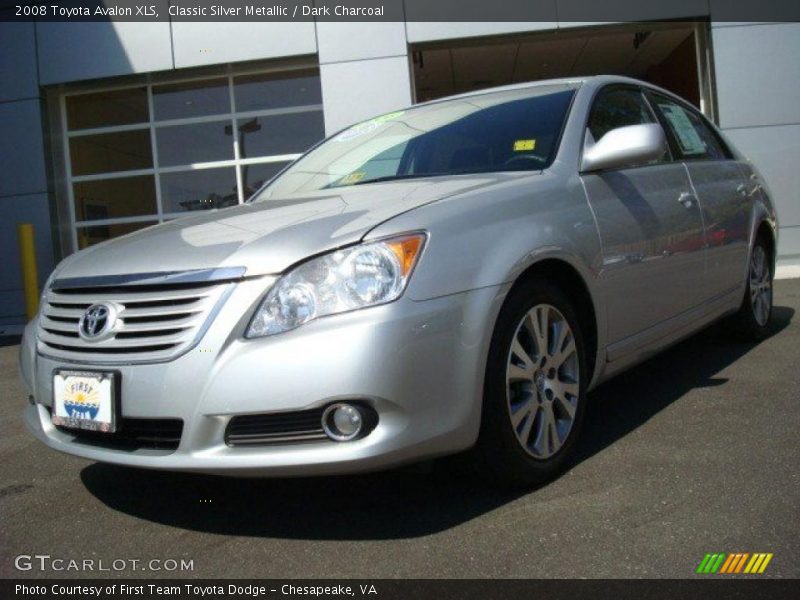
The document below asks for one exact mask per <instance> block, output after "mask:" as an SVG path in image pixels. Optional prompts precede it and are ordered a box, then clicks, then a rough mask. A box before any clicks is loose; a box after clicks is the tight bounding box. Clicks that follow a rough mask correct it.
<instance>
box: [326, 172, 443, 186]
mask: <svg viewBox="0 0 800 600" xmlns="http://www.w3.org/2000/svg"><path fill="white" fill-rule="evenodd" d="M448 174H449V173H405V174H403V175H384V176H383V177H375V178H373V179H364V180H362V181H356V182H355V183H351V184H350V185H364V184H365V183H379V182H381V181H397V180H399V179H422V178H423V177H439V176H441V175H448ZM337 187H338V186H337Z"/></svg>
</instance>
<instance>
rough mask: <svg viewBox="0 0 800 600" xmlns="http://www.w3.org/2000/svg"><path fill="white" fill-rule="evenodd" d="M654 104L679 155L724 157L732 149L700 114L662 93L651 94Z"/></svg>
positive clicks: (693, 157) (713, 158)
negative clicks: (726, 146) (724, 143)
mask: <svg viewBox="0 0 800 600" xmlns="http://www.w3.org/2000/svg"><path fill="white" fill-rule="evenodd" d="M650 98H651V99H652V102H653V105H654V106H655V107H656V110H657V111H658V112H659V114H660V116H661V117H662V118H663V120H664V122H665V124H666V126H667V127H668V128H669V131H670V133H671V134H672V137H673V138H674V140H675V144H676V145H677V148H676V150H677V151H678V153H679V155H680V158H688V159H712V160H722V159H725V158H730V153H729V152H728V151H727V149H726V148H725V147H724V146H723V144H722V141H721V140H719V139H718V138H717V136H716V135H715V134H714V132H713V131H712V130H711V129H710V128H709V127H708V126H707V125H706V124H705V123H704V122H703V119H702V118H701V117H700V115H698V114H696V113H695V112H694V111H692V110H690V109H688V108H685V107H683V106H681V105H680V104H678V103H677V102H675V101H673V100H670V99H669V98H666V97H665V96H662V95H660V94H653V93H651V94H650Z"/></svg>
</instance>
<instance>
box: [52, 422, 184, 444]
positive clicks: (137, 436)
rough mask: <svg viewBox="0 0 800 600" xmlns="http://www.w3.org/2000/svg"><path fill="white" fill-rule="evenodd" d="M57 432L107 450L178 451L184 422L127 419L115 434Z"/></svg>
mask: <svg viewBox="0 0 800 600" xmlns="http://www.w3.org/2000/svg"><path fill="white" fill-rule="evenodd" d="M57 429H58V430H59V431H61V432H62V433H65V434H67V435H71V436H72V438H73V439H72V441H74V442H80V443H85V444H90V445H93V446H101V447H104V448H116V449H120V450H136V449H138V448H152V449H158V450H175V449H177V448H178V444H180V441H181V434H182V433H183V421H182V420H181V419H133V418H125V417H123V418H122V419H121V420H120V422H119V423H118V424H117V431H115V432H114V433H101V432H98V431H83V430H80V429H69V428H66V427H57Z"/></svg>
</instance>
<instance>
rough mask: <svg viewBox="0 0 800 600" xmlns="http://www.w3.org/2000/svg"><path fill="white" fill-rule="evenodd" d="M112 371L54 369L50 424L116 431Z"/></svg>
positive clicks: (90, 429)
mask: <svg viewBox="0 0 800 600" xmlns="http://www.w3.org/2000/svg"><path fill="white" fill-rule="evenodd" d="M114 377H115V374H114V373H96V372H85V371H56V372H55V373H54V374H53V417H52V420H53V424H54V425H58V426H60V427H71V428H73V429H87V430H89V431H101V432H103V433H113V432H114V431H116V428H117V427H116V425H117V423H116V405H115V403H116V398H115V386H114V383H115V381H114Z"/></svg>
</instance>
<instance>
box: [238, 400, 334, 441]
mask: <svg viewBox="0 0 800 600" xmlns="http://www.w3.org/2000/svg"><path fill="white" fill-rule="evenodd" d="M324 410H325V409H324V407H323V408H320V409H316V410H303V411H296V412H285V413H272V414H261V415H240V416H237V417H233V418H232V419H231V420H230V422H229V423H228V427H227V428H226V429H225V443H226V444H228V445H229V446H247V445H267V444H286V443H293V442H313V441H318V440H327V439H329V438H328V436H326V435H325V432H324V431H323V429H322V412H323V411H324Z"/></svg>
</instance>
